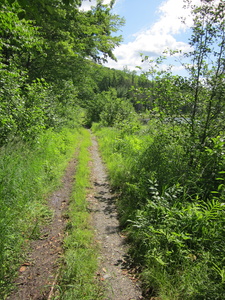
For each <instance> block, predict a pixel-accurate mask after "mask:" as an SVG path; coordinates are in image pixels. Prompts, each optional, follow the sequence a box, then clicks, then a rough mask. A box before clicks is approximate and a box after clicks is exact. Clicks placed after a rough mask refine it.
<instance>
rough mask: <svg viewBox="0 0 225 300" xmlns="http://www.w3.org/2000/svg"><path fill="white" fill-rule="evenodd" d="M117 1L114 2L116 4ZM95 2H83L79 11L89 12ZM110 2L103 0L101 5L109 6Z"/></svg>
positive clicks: (92, 0) (94, 0) (89, 0)
mask: <svg viewBox="0 0 225 300" xmlns="http://www.w3.org/2000/svg"><path fill="white" fill-rule="evenodd" d="M117 1H118V0H116V2H117ZM96 2H97V1H96V0H83V1H82V5H81V7H80V9H81V10H84V11H87V10H90V9H91V7H92V6H95V5H96ZM110 2H111V0H103V4H110ZM116 2H115V3H116Z"/></svg>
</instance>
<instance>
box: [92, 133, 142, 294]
mask: <svg viewBox="0 0 225 300" xmlns="http://www.w3.org/2000/svg"><path fill="white" fill-rule="evenodd" d="M91 152H92V157H93V169H92V181H93V186H94V193H93V195H92V197H90V199H89V202H90V208H91V213H92V218H93V225H94V228H95V232H96V238H97V241H98V242H99V244H100V249H101V250H100V256H99V266H100V270H99V278H100V280H102V282H103V284H104V286H105V289H106V296H107V298H106V299H107V300H109V299H110V300H131V299H132V300H134V299H143V298H142V293H141V289H140V287H139V285H138V283H137V282H136V280H135V279H132V275H129V273H128V270H126V268H125V265H126V258H127V257H126V250H127V245H126V242H125V238H124V237H123V236H122V235H121V234H120V230H119V221H118V214H117V210H116V204H115V202H116V199H115V197H114V195H113V194H112V192H111V191H110V186H109V183H108V181H107V175H106V170H105V167H104V165H103V163H102V160H101V157H100V155H99V152H98V145H97V141H96V138H95V137H94V136H92V150H91Z"/></svg>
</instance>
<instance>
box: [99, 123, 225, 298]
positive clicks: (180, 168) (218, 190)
mask: <svg viewBox="0 0 225 300" xmlns="http://www.w3.org/2000/svg"><path fill="white" fill-rule="evenodd" d="M93 130H95V131H96V134H97V136H98V139H99V143H100V149H101V152H102V155H103V158H104V160H105V162H106V163H107V166H108V170H109V175H110V179H111V184H112V186H113V187H114V188H115V189H118V190H120V194H121V197H120V200H119V202H118V208H119V213H120V220H121V225H122V226H123V227H124V228H126V230H127V232H128V237H129V241H130V243H131V248H130V254H131V255H132V256H133V258H134V259H135V261H136V263H138V264H140V265H141V266H142V274H141V277H142V280H143V282H144V284H145V286H146V290H148V291H149V292H150V291H151V293H150V295H149V296H150V297H151V296H153V297H155V296H158V297H159V299H160V300H180V299H182V300H183V299H184V300H206V299H207V300H216V299H217V300H222V299H224V293H225V285H224V283H225V263H224V249H225V242H224V238H223V237H224V235H225V230H224V228H225V221H224V220H225V210H224V203H225V190H224V174H225V172H224V170H225V157H224V139H223V135H222V133H221V136H218V137H215V138H213V139H212V140H211V141H210V142H208V146H205V148H203V149H195V153H194V155H195V158H194V160H193V152H191V153H190V152H189V151H187V149H190V147H189V145H188V141H189V140H188V138H189V136H188V132H187V131H186V129H185V126H184V125H182V124H170V123H169V122H160V121H159V120H154V119H153V120H151V122H150V123H149V125H147V126H142V127H141V128H140V129H139V130H138V127H137V128H136V130H134V131H133V132H126V131H123V130H121V129H118V128H104V127H101V126H99V125H97V124H94V126H93Z"/></svg>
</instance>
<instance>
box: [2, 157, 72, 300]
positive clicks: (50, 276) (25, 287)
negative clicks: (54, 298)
mask: <svg viewBox="0 0 225 300" xmlns="http://www.w3.org/2000/svg"><path fill="white" fill-rule="evenodd" d="M75 156H76V155H75ZM75 170H76V159H75V158H74V159H72V160H71V161H70V162H69V164H68V167H67V169H66V172H65V175H64V177H63V179H62V186H61V188H59V189H58V190H57V191H55V192H54V193H53V194H52V195H51V196H50V197H49V207H50V208H51V209H52V210H53V212H54V215H53V219H52V222H51V224H50V225H48V226H45V227H43V228H42V229H41V234H40V238H39V239H37V240H34V241H32V242H31V245H30V252H29V254H28V257H27V261H26V262H24V264H23V265H22V266H21V267H20V269H19V277H18V278H17V280H16V282H15V284H16V286H17V288H16V289H15V291H14V292H13V293H12V294H11V295H10V296H9V297H8V298H7V300H31V299H32V300H45V299H50V296H51V294H52V288H53V287H54V285H55V283H56V281H57V275H58V268H59V258H60V256H61V255H62V242H63V233H64V226H65V221H66V220H65V219H63V213H64V211H65V210H66V208H67V206H68V204H69V200H70V195H71V192H72V187H73V181H74V174H75Z"/></svg>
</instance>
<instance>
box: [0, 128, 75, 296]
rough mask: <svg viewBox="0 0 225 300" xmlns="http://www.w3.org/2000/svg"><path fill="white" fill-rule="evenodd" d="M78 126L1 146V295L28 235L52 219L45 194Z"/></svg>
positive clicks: (52, 185) (58, 172) (62, 165)
mask: <svg viewBox="0 0 225 300" xmlns="http://www.w3.org/2000/svg"><path fill="white" fill-rule="evenodd" d="M79 136H80V133H79V131H78V130H77V129H73V130H69V129H63V130H62V131H61V132H54V131H52V130H48V131H46V132H45V133H44V134H42V135H41V136H39V139H38V141H37V142H35V143H33V144H32V145H30V144H27V143H23V142H17V143H14V144H13V143H11V144H8V145H7V146H5V147H2V148H1V149H0V206H1V209H0V296H1V299H4V298H5V295H6V294H7V293H8V292H9V290H10V288H11V285H12V281H13V278H14V276H15V274H16V270H17V269H18V266H19V263H20V262H21V261H23V259H24V257H23V256H24V255H25V253H26V250H27V247H28V245H29V240H30V239H35V238H38V236H39V228H40V225H42V224H44V223H45V222H49V220H51V216H52V212H51V211H50V210H49V208H48V206H47V195H48V194H49V193H50V192H52V191H53V190H54V189H55V188H56V186H58V185H59V184H60V178H61V176H62V174H63V173H64V170H65V168H66V166H67V163H68V161H69V159H70V158H71V157H72V155H73V153H74V151H75V149H76V147H77V146H78V137H79Z"/></svg>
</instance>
